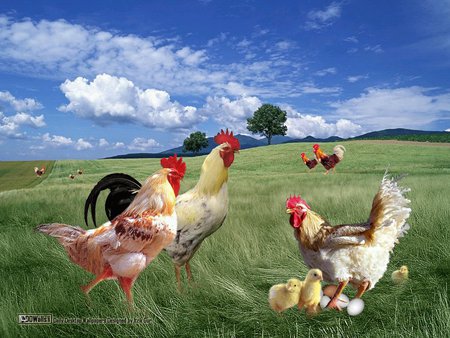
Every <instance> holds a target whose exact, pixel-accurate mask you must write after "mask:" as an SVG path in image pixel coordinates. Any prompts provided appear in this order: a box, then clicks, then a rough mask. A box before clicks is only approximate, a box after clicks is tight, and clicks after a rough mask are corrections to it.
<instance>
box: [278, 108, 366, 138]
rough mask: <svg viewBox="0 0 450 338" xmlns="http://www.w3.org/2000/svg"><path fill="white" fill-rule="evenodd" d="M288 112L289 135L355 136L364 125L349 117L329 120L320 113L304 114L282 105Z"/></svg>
mask: <svg viewBox="0 0 450 338" xmlns="http://www.w3.org/2000/svg"><path fill="white" fill-rule="evenodd" d="M282 109H283V110H285V111H286V112H287V113H288V118H287V121H286V126H287V127H288V130H287V136H289V137H293V138H304V137H306V136H314V137H318V138H327V137H330V136H340V137H343V138H347V137H353V136H356V135H359V134H360V133H361V132H362V130H363V129H362V127H361V126H360V125H358V124H356V123H353V122H352V121H350V120H348V119H339V120H337V121H336V122H335V123H332V122H328V121H326V120H325V118H324V117H322V116H319V115H310V114H302V113H299V112H297V111H296V110H295V109H294V108H292V107H290V106H282Z"/></svg>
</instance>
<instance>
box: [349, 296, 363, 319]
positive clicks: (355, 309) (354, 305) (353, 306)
mask: <svg viewBox="0 0 450 338" xmlns="http://www.w3.org/2000/svg"><path fill="white" fill-rule="evenodd" d="M363 310H364V301H363V300H362V299H360V298H355V299H352V300H351V301H350V303H348V306H347V312H348V314H349V315H350V316H357V315H359V314H360V313H361V312H363Z"/></svg>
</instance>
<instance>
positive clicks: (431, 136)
mask: <svg viewBox="0 0 450 338" xmlns="http://www.w3.org/2000/svg"><path fill="white" fill-rule="evenodd" d="M236 137H237V139H238V140H239V142H240V144H241V149H248V148H255V147H261V146H265V145H267V140H266V139H265V138H263V139H255V138H253V137H251V136H247V135H241V134H238V135H236ZM344 140H399V141H418V142H450V133H449V132H445V131H425V130H414V129H404V128H396V129H384V130H379V131H373V132H370V133H366V134H363V135H359V136H356V137H352V138H348V139H344V138H341V137H339V136H330V137H328V138H317V137H314V136H311V135H310V136H307V137H305V138H302V139H295V138H291V137H288V136H280V135H276V136H274V137H273V138H272V145H275V144H282V143H299V142H304V143H308V142H311V143H325V142H339V141H344ZM215 147H216V143H215V142H214V140H213V138H212V137H208V146H207V147H206V148H203V149H202V150H201V151H200V152H199V153H198V154H194V153H192V152H183V146H179V147H176V148H172V149H168V150H164V151H162V152H160V153H132V154H124V155H117V156H112V157H107V158H111V159H118V158H162V157H166V156H170V155H173V154H179V155H182V156H184V157H192V156H199V155H205V154H209V153H210V152H211V150H212V149H213V148H215Z"/></svg>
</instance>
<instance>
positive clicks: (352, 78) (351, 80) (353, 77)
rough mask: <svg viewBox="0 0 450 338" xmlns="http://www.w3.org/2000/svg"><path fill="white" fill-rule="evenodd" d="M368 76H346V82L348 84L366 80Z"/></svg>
mask: <svg viewBox="0 0 450 338" xmlns="http://www.w3.org/2000/svg"><path fill="white" fill-rule="evenodd" d="M368 77H369V76H368V75H353V76H347V81H348V82H350V83H354V82H358V81H359V80H362V79H367V78H368Z"/></svg>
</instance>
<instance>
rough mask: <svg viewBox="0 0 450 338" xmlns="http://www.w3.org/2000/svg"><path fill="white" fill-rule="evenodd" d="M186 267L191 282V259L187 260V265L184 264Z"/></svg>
mask: <svg viewBox="0 0 450 338" xmlns="http://www.w3.org/2000/svg"><path fill="white" fill-rule="evenodd" d="M184 267H185V268H186V274H187V279H188V282H189V284H191V282H192V272H191V265H190V264H189V261H188V262H186V265H185V266H184Z"/></svg>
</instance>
